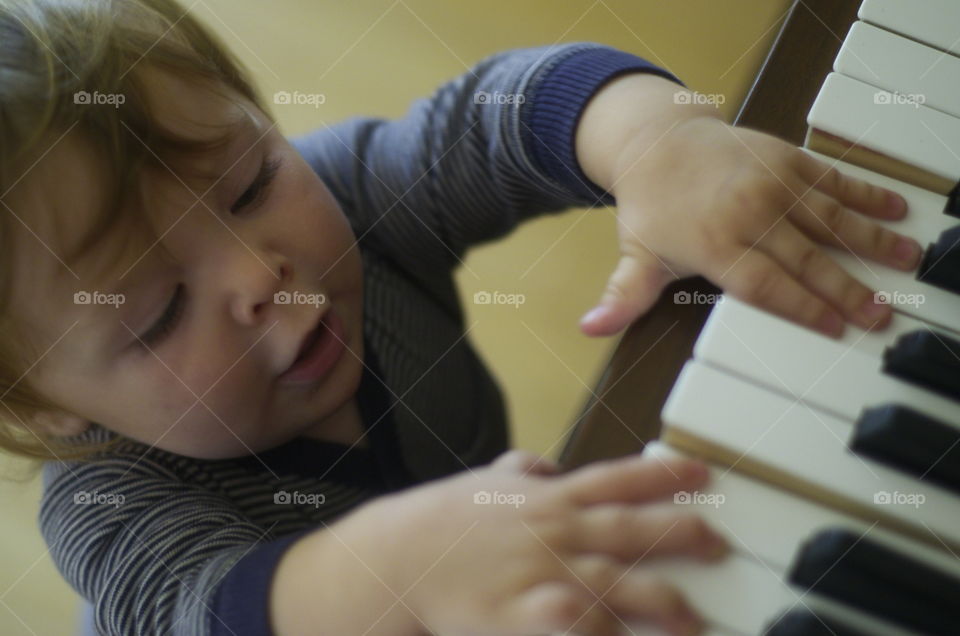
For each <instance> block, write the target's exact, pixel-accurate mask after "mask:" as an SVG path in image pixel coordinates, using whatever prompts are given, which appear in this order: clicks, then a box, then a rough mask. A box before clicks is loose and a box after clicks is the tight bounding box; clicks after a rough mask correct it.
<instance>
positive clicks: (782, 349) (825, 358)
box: [694, 295, 960, 426]
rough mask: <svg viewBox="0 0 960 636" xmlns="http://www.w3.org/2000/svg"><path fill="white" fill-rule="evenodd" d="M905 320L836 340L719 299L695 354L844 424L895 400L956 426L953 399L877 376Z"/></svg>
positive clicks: (959, 410) (957, 409)
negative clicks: (884, 352)
mask: <svg viewBox="0 0 960 636" xmlns="http://www.w3.org/2000/svg"><path fill="white" fill-rule="evenodd" d="M905 318H906V317H904V316H900V315H894V319H893V321H892V323H891V326H890V327H888V328H887V329H885V330H884V331H882V332H876V331H872V332H864V331H860V330H858V329H855V328H848V329H847V332H848V333H847V334H845V336H844V338H843V339H842V340H840V341H836V340H832V339H830V338H827V337H826V336H823V335H821V334H819V333H816V332H814V331H811V330H809V329H807V328H805V327H801V326H798V325H795V324H793V323H791V322H789V321H786V320H783V319H781V318H779V317H777V316H774V315H772V314H770V313H768V312H765V311H761V310H759V309H755V308H754V307H752V306H750V305H747V304H746V303H743V302H740V301H738V300H737V299H735V298H731V297H730V296H727V295H724V296H723V300H722V301H721V302H720V303H719V304H718V305H717V306H716V307H714V309H713V311H711V312H710V316H709V317H708V318H707V322H706V324H705V325H704V328H703V330H702V331H701V334H700V338H699V339H698V340H697V343H696V344H695V345H694V357H695V358H696V359H697V360H702V361H705V362H708V363H709V364H712V365H714V366H717V367H720V368H724V369H728V370H729V371H730V372H733V373H735V374H738V375H741V376H743V377H746V378H750V379H751V380H753V381H756V382H759V383H761V384H765V385H766V386H768V387H770V389H771V390H773V391H777V392H779V393H781V394H784V395H787V396H790V397H791V398H793V399H796V398H798V397H799V398H802V399H803V400H804V401H806V402H810V403H811V404H815V405H818V406H820V407H822V408H823V409H826V410H827V411H830V412H832V413H835V414H837V415H838V416H839V417H843V418H846V419H848V420H851V421H853V420H856V419H857V417H858V416H859V414H860V411H861V410H862V409H863V408H869V407H873V406H879V405H881V404H888V403H899V404H904V405H906V406H911V407H913V408H915V409H917V410H919V411H921V412H923V413H926V414H927V415H929V416H931V417H936V418H939V419H941V420H943V421H944V422H947V423H950V424H954V425H958V426H960V402H957V401H954V400H951V399H949V398H946V397H943V396H941V395H939V394H937V393H933V392H931V391H928V390H925V389H922V388H920V387H917V386H915V385H912V384H910V383H907V382H904V381H901V380H899V379H897V378H895V377H893V376H890V375H887V374H885V373H883V370H882V369H883V361H882V360H881V358H880V357H879V356H878V355H877V351H878V350H879V351H880V352H882V350H883V347H885V346H887V345H888V344H891V343H892V342H893V340H894V339H895V336H896V334H897V333H906V332H907V331H910V330H911V329H910V328H909V327H911V326H915V325H916V324H917V322H916V321H913V322H912V323H911V321H909V320H905ZM864 343H867V344H864ZM861 345H863V346H861Z"/></svg>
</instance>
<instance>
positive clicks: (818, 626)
mask: <svg viewBox="0 0 960 636" xmlns="http://www.w3.org/2000/svg"><path fill="white" fill-rule="evenodd" d="M763 633H764V636H867V634H865V633H864V632H861V631H860V630H857V629H853V628H852V627H850V626H848V625H846V624H845V623H841V622H840V621H838V620H836V619H834V618H827V617H825V616H820V615H817V614H815V613H814V612H813V611H812V610H810V609H809V608H797V609H792V610H790V611H789V612H786V613H785V614H781V615H780V616H779V617H778V618H777V619H776V620H774V621H773V622H772V623H770V624H769V625H768V626H767V628H766V629H765V630H764V632H763Z"/></svg>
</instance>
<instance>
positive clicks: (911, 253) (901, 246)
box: [893, 237, 920, 265]
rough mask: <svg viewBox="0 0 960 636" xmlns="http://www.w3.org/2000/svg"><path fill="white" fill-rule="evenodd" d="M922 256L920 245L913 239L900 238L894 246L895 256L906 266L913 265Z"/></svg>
mask: <svg viewBox="0 0 960 636" xmlns="http://www.w3.org/2000/svg"><path fill="white" fill-rule="evenodd" d="M919 254H920V245H919V244H918V243H917V242H916V241H914V240H913V239H908V238H905V237H900V238H899V239H897V242H896V244H895V245H894V246H893V255H894V256H895V257H896V258H897V260H898V261H900V262H901V263H904V264H905V265H912V264H913V263H914V262H916V260H917V256H918V255H919Z"/></svg>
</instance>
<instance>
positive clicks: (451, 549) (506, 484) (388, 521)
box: [367, 451, 726, 636]
mask: <svg viewBox="0 0 960 636" xmlns="http://www.w3.org/2000/svg"><path fill="white" fill-rule="evenodd" d="M557 472H558V471H557V469H556V467H555V466H554V465H552V464H551V463H550V462H549V461H548V460H545V459H542V458H539V459H538V458H536V456H533V455H530V454H527V453H523V452H519V451H512V452H509V453H506V454H504V455H501V456H500V457H499V458H498V459H497V461H495V462H493V463H492V464H490V465H488V466H484V467H482V468H480V469H475V470H473V471H472V472H464V473H460V474H458V475H453V476H451V477H448V478H446V479H442V480H438V481H435V482H432V483H428V484H426V485H424V486H422V487H417V488H412V489H409V490H406V491H403V492H401V493H398V494H396V495H391V496H387V497H382V498H380V499H378V500H375V501H374V502H371V506H370V507H369V508H368V509H367V513H368V514H373V515H374V517H373V519H377V518H378V517H379V520H380V524H376V523H374V524H371V525H372V526H375V527H377V530H375V531H374V532H375V533H376V534H377V535H378V538H379V542H380V548H379V549H380V550H381V552H380V553H379V556H381V557H382V558H380V559H378V563H383V564H390V565H389V567H388V569H389V572H385V573H380V572H378V573H377V574H378V575H379V576H381V577H382V578H383V582H384V583H386V584H387V585H389V586H390V587H391V589H392V590H393V592H394V593H395V594H396V595H397V596H400V597H402V599H403V603H404V604H405V605H406V606H407V608H408V609H409V611H410V612H411V614H412V616H411V619H412V621H413V624H415V625H419V627H420V628H422V627H424V626H425V627H426V628H428V629H429V630H431V631H433V632H435V633H440V634H444V635H447V634H498V635H499V634H537V633H545V632H552V631H566V630H570V631H572V632H574V633H580V634H588V635H590V636H594V635H606V634H619V633H622V632H621V630H624V628H625V626H626V625H628V624H629V623H630V622H633V623H636V622H641V621H651V622H654V623H656V624H659V625H660V626H661V627H662V628H664V629H666V630H667V631H669V632H670V633H673V634H694V633H697V632H698V631H699V628H700V621H699V618H698V617H697V616H696V614H695V613H694V612H693V610H692V609H691V608H690V607H689V606H688V605H687V604H686V602H685V601H684V599H683V598H682V596H681V595H680V593H679V592H678V591H677V590H676V589H674V588H672V587H671V586H670V585H668V584H667V583H665V582H663V581H661V580H657V579H655V578H652V577H650V576H647V575H644V574H643V568H642V566H641V567H639V568H632V569H631V566H633V565H634V564H635V563H636V562H637V561H638V560H641V559H646V558H652V557H656V556H663V555H677V554H682V555H688V556H692V557H695V558H699V559H704V560H708V559H715V558H718V557H720V556H722V555H723V554H724V553H725V551H726V543H725V541H724V540H723V539H722V538H721V537H720V535H718V534H716V533H715V532H714V531H713V530H711V529H710V528H709V527H708V526H707V525H706V523H705V522H704V521H703V520H702V519H701V518H700V517H698V516H695V515H691V514H683V513H678V512H673V511H670V512H667V511H664V509H663V507H660V509H659V510H657V511H654V510H652V509H649V508H648V509H645V507H644V506H643V504H644V503H647V502H652V501H655V500H660V499H663V498H664V497H668V496H670V495H672V494H673V493H675V492H677V491H680V490H694V489H696V488H698V487H699V486H701V485H703V484H704V482H705V481H706V480H707V471H706V469H705V467H704V466H703V465H702V464H700V463H699V462H694V461H691V460H669V461H660V460H658V459H648V458H640V457H638V456H632V457H629V458H625V459H620V460H615V461H605V462H598V463H595V464H592V465H590V466H586V467H583V468H581V469H579V470H576V471H572V472H570V473H567V474H564V475H558V474H556V473H557ZM484 492H486V493H489V494H490V496H491V497H492V498H494V501H492V502H490V503H475V496H476V497H482V495H478V493H484ZM497 500H499V502H498V501H497ZM367 519H368V521H370V517H369V516H368V517H367ZM367 527H368V528H370V527H371V526H367ZM368 536H369V535H368ZM370 538H371V539H372V537H370ZM371 547H372V546H371ZM372 549H374V550H376V549H377V548H376V547H372Z"/></svg>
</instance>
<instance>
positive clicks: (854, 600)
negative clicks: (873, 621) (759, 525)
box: [790, 528, 960, 634]
mask: <svg viewBox="0 0 960 636" xmlns="http://www.w3.org/2000/svg"><path fill="white" fill-rule="evenodd" d="M790 582H791V583H793V584H795V585H797V586H799V587H801V588H803V589H806V590H811V591H813V592H815V593H817V594H821V595H823V596H826V597H828V598H831V599H833V600H835V601H838V602H841V603H845V604H847V605H851V606H853V607H856V608H858V609H860V610H862V611H864V612H867V613H869V614H873V615H874V616H876V617H879V618H882V619H885V620H888V621H890V622H892V623H897V624H899V625H902V626H903V627H906V628H907V629H913V630H917V631H920V632H923V633H925V634H951V633H955V630H956V629H957V626H958V625H960V603H958V602H957V599H960V580H958V579H956V578H955V577H952V576H950V575H948V574H945V573H943V572H942V571H940V570H937V569H935V568H933V567H930V566H928V565H926V564H924V563H921V562H918V561H916V560H915V559H912V558H910V557H907V556H904V555H902V554H900V553H898V552H896V551H894V550H891V549H889V548H887V547H885V546H882V545H880V544H878V543H876V542H874V541H872V540H870V539H867V538H864V537H860V536H857V535H856V534H855V533H853V532H851V531H849V530H846V529H841V528H836V529H833V528H831V529H828V530H824V531H822V532H819V533H818V534H816V535H815V536H814V537H813V538H812V539H811V540H809V541H808V542H807V543H806V544H805V545H804V546H803V548H802V549H801V552H800V553H799V554H798V555H797V558H796V559H795V560H794V563H793V566H792V567H791V571H790Z"/></svg>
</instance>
